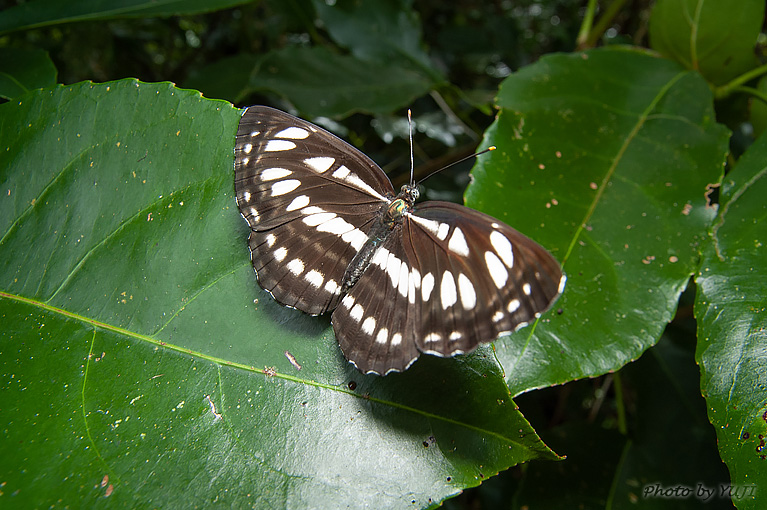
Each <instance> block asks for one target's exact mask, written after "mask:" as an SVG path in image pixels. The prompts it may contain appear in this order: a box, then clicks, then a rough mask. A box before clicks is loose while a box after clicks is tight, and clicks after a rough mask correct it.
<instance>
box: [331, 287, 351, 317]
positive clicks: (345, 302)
mask: <svg viewBox="0 0 767 510" xmlns="http://www.w3.org/2000/svg"><path fill="white" fill-rule="evenodd" d="M330 281H331V282H332V281H333V280H330ZM328 283H330V282H328ZM341 304H342V305H344V308H346V309H347V310H348V309H349V308H351V307H352V306H354V298H353V297H351V296H350V295H348V294H347V295H346V296H344V298H343V299H342V300H341Z"/></svg>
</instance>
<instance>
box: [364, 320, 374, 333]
mask: <svg viewBox="0 0 767 510" xmlns="http://www.w3.org/2000/svg"><path fill="white" fill-rule="evenodd" d="M375 330H376V320H375V319H374V318H373V317H368V318H367V319H365V320H364V321H363V322H362V332H363V333H365V334H367V335H372V334H373V332H374V331H375Z"/></svg>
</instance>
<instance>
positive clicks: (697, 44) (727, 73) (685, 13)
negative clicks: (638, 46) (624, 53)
mask: <svg viewBox="0 0 767 510" xmlns="http://www.w3.org/2000/svg"><path fill="white" fill-rule="evenodd" d="M764 9H765V5H764V0H739V1H738V2H736V3H734V2H721V1H720V2H706V1H705V0H658V1H657V2H656V3H655V6H654V7H653V10H652V15H651V17H650V42H651V43H652V47H653V49H655V50H657V51H659V52H660V53H661V54H663V55H665V56H667V57H669V58H672V59H674V60H676V61H677V62H679V63H681V64H682V65H684V66H685V67H687V68H688V69H694V70H698V71H700V73H701V74H702V75H703V76H704V77H705V78H706V79H707V80H709V81H711V82H712V83H715V84H717V85H721V84H723V83H726V82H728V81H730V80H732V79H733V78H735V77H736V76H738V75H740V74H742V73H744V72H746V71H748V70H749V69H751V68H753V67H754V66H755V65H756V58H755V57H754V45H756V39H757V37H758V36H759V31H760V30H761V28H762V23H763V22H764Z"/></svg>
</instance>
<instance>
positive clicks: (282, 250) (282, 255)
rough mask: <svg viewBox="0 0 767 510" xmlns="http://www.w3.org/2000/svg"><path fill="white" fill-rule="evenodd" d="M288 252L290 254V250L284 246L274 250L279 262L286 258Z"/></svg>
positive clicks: (275, 257)
mask: <svg viewBox="0 0 767 510" xmlns="http://www.w3.org/2000/svg"><path fill="white" fill-rule="evenodd" d="M287 254H288V250H287V249H285V247H284V246H283V247H281V248H277V249H276V250H274V259H275V260H276V261H277V262H282V261H283V260H285V256H287Z"/></svg>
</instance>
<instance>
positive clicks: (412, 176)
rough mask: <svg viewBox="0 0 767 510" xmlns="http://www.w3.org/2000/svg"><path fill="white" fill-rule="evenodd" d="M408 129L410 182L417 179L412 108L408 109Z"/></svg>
mask: <svg viewBox="0 0 767 510" xmlns="http://www.w3.org/2000/svg"><path fill="white" fill-rule="evenodd" d="M407 130H408V134H409V135H410V184H411V185H412V184H413V182H414V181H415V164H414V160H413V115H412V113H410V108H408V109H407Z"/></svg>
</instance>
